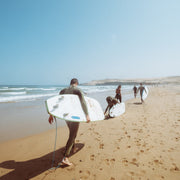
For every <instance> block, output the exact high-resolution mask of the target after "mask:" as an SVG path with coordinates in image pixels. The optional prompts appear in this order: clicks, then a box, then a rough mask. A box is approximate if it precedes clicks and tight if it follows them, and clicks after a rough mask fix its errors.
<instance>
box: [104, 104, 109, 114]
mask: <svg viewBox="0 0 180 180" xmlns="http://www.w3.org/2000/svg"><path fill="white" fill-rule="evenodd" d="M108 108H109V105H107V107H106V110H105V111H104V115H105V114H106V112H107V110H108Z"/></svg>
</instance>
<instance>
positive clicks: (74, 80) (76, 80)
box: [70, 78, 79, 85]
mask: <svg viewBox="0 0 180 180" xmlns="http://www.w3.org/2000/svg"><path fill="white" fill-rule="evenodd" d="M75 83H77V84H79V82H78V79H76V78H73V79H71V82H70V85H72V84H75Z"/></svg>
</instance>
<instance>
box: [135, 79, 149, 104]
mask: <svg viewBox="0 0 180 180" xmlns="http://www.w3.org/2000/svg"><path fill="white" fill-rule="evenodd" d="M139 91H140V96H141V102H142V103H143V102H144V101H143V99H142V96H143V92H144V91H145V92H146V89H145V87H144V86H143V85H142V83H140V86H139V88H138V90H137V93H138V92H139ZM146 93H147V92H146Z"/></svg>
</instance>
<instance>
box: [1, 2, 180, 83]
mask: <svg viewBox="0 0 180 180" xmlns="http://www.w3.org/2000/svg"><path fill="white" fill-rule="evenodd" d="M179 75H180V1H179V0H151V1H145V0H136V1H135V0H0V84H1V85H3V84H7V85H9V84H12V85H13V84H19V85H20V84H32V85H36V84H37V85H38V84H39V85H51V84H56V85H58V84H69V81H70V80H71V78H78V79H79V82H80V83H84V82H89V81H91V80H100V79H114V78H115V79H128V78H132V79H134V78H156V77H167V76H179Z"/></svg>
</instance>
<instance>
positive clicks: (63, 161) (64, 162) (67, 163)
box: [61, 157, 72, 166]
mask: <svg viewBox="0 0 180 180" xmlns="http://www.w3.org/2000/svg"><path fill="white" fill-rule="evenodd" d="M61 163H62V164H63V165H67V166H71V165H72V163H71V162H69V159H68V158H67V157H64V158H63V160H62V161H61Z"/></svg>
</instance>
